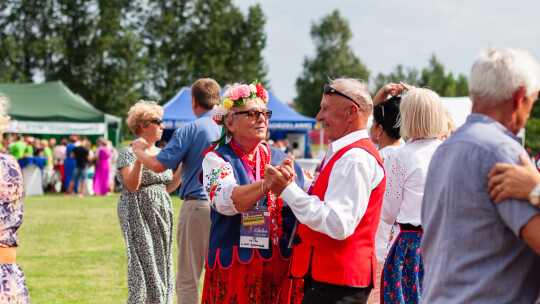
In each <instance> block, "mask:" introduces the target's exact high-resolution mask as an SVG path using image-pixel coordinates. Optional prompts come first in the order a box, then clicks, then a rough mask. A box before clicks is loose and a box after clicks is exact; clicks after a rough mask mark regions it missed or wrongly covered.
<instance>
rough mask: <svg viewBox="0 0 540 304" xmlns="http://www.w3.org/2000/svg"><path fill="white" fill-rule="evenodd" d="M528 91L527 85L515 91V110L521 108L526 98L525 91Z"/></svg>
mask: <svg viewBox="0 0 540 304" xmlns="http://www.w3.org/2000/svg"><path fill="white" fill-rule="evenodd" d="M526 92H527V86H523V87H521V88H519V89H517V90H516V92H514V96H513V98H514V110H516V109H519V108H520V107H521V104H522V103H523V99H524V98H525V93H526Z"/></svg>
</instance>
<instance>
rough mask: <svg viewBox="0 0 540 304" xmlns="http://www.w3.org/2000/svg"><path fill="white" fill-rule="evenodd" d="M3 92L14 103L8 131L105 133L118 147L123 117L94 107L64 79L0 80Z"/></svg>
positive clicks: (9, 112) (94, 134)
mask: <svg viewBox="0 0 540 304" xmlns="http://www.w3.org/2000/svg"><path fill="white" fill-rule="evenodd" d="M0 92H2V93H4V94H5V95H7V96H8V98H9V100H10V102H11V107H10V109H9V110H8V114H9V115H10V116H11V122H10V125H9V127H8V129H7V130H6V132H11V133H24V134H41V135H71V134H78V135H89V136H95V137H97V136H104V137H105V138H106V139H109V140H111V141H112V142H113V144H114V145H115V146H117V147H118V146H119V142H120V134H121V133H120V131H121V126H122V119H121V118H120V117H117V116H114V115H110V114H107V113H104V112H101V111H100V110H98V109H96V108H94V107H93V106H92V105H90V104H89V103H88V102H87V101H86V100H84V98H82V97H81V96H80V95H77V94H75V93H73V92H72V91H71V90H70V89H69V88H68V87H66V86H65V85H64V84H63V83H62V82H61V81H54V82H45V83H40V84H35V83H0Z"/></svg>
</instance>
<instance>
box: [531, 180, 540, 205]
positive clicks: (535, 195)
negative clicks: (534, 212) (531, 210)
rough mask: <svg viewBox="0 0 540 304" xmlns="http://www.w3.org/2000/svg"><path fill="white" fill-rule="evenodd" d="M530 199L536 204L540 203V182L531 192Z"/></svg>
mask: <svg viewBox="0 0 540 304" xmlns="http://www.w3.org/2000/svg"><path fill="white" fill-rule="evenodd" d="M529 201H530V202H531V204H533V205H535V206H539V205H540V183H538V184H536V187H534V189H533V190H532V191H531V193H530V194H529Z"/></svg>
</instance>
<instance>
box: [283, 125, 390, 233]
mask: <svg viewBox="0 0 540 304" xmlns="http://www.w3.org/2000/svg"><path fill="white" fill-rule="evenodd" d="M363 138H369V137H368V132H367V130H365V129H364V130H360V131H356V132H353V133H350V134H347V135H346V136H344V137H342V138H340V139H338V140H336V141H334V142H332V143H331V144H330V145H329V146H328V153H327V154H326V158H325V161H324V163H323V164H322V166H323V168H324V166H326V164H327V163H328V162H329V161H330V159H331V158H332V157H333V156H334V155H335V154H336V153H337V152H339V151H340V150H341V149H342V148H344V147H346V146H348V145H350V144H352V143H354V142H356V141H358V140H360V139H363ZM383 178H384V169H383V168H382V167H381V166H380V165H379V164H378V163H377V160H376V159H375V157H373V156H372V155H371V154H369V153H368V152H367V151H366V150H364V149H350V150H349V151H347V152H345V154H343V156H342V157H341V158H340V159H338V160H337V161H336V162H335V163H334V167H333V169H332V172H331V173H330V178H329V180H328V188H327V190H326V194H325V196H324V200H320V199H319V198H318V197H317V196H315V195H311V196H310V195H308V194H306V193H305V190H304V189H300V188H299V187H298V186H297V185H296V184H294V183H292V184H290V185H289V186H287V188H285V190H283V192H282V193H281V197H282V198H283V199H284V200H285V201H287V203H288V204H289V206H291V209H292V210H293V212H294V215H295V216H296V218H297V219H298V221H300V223H302V224H305V225H307V226H308V227H309V228H311V229H313V230H315V231H318V232H320V233H323V234H326V235H328V236H329V237H331V238H334V239H337V240H344V239H346V238H347V237H349V236H351V235H352V234H353V233H354V230H355V229H356V227H357V226H358V224H360V221H361V220H362V217H363V216H364V214H365V212H366V210H367V205H368V202H369V197H370V195H371V191H372V190H373V189H375V188H376V187H377V186H378V185H379V184H380V183H381V181H382V179H383Z"/></svg>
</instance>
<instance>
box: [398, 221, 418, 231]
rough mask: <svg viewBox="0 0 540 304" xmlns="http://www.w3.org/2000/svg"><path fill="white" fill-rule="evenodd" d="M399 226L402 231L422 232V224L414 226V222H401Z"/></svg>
mask: <svg viewBox="0 0 540 304" xmlns="http://www.w3.org/2000/svg"><path fill="white" fill-rule="evenodd" d="M399 227H400V229H401V231H402V232H403V231H420V232H422V231H423V230H422V225H419V226H414V225H412V224H401V223H399Z"/></svg>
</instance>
